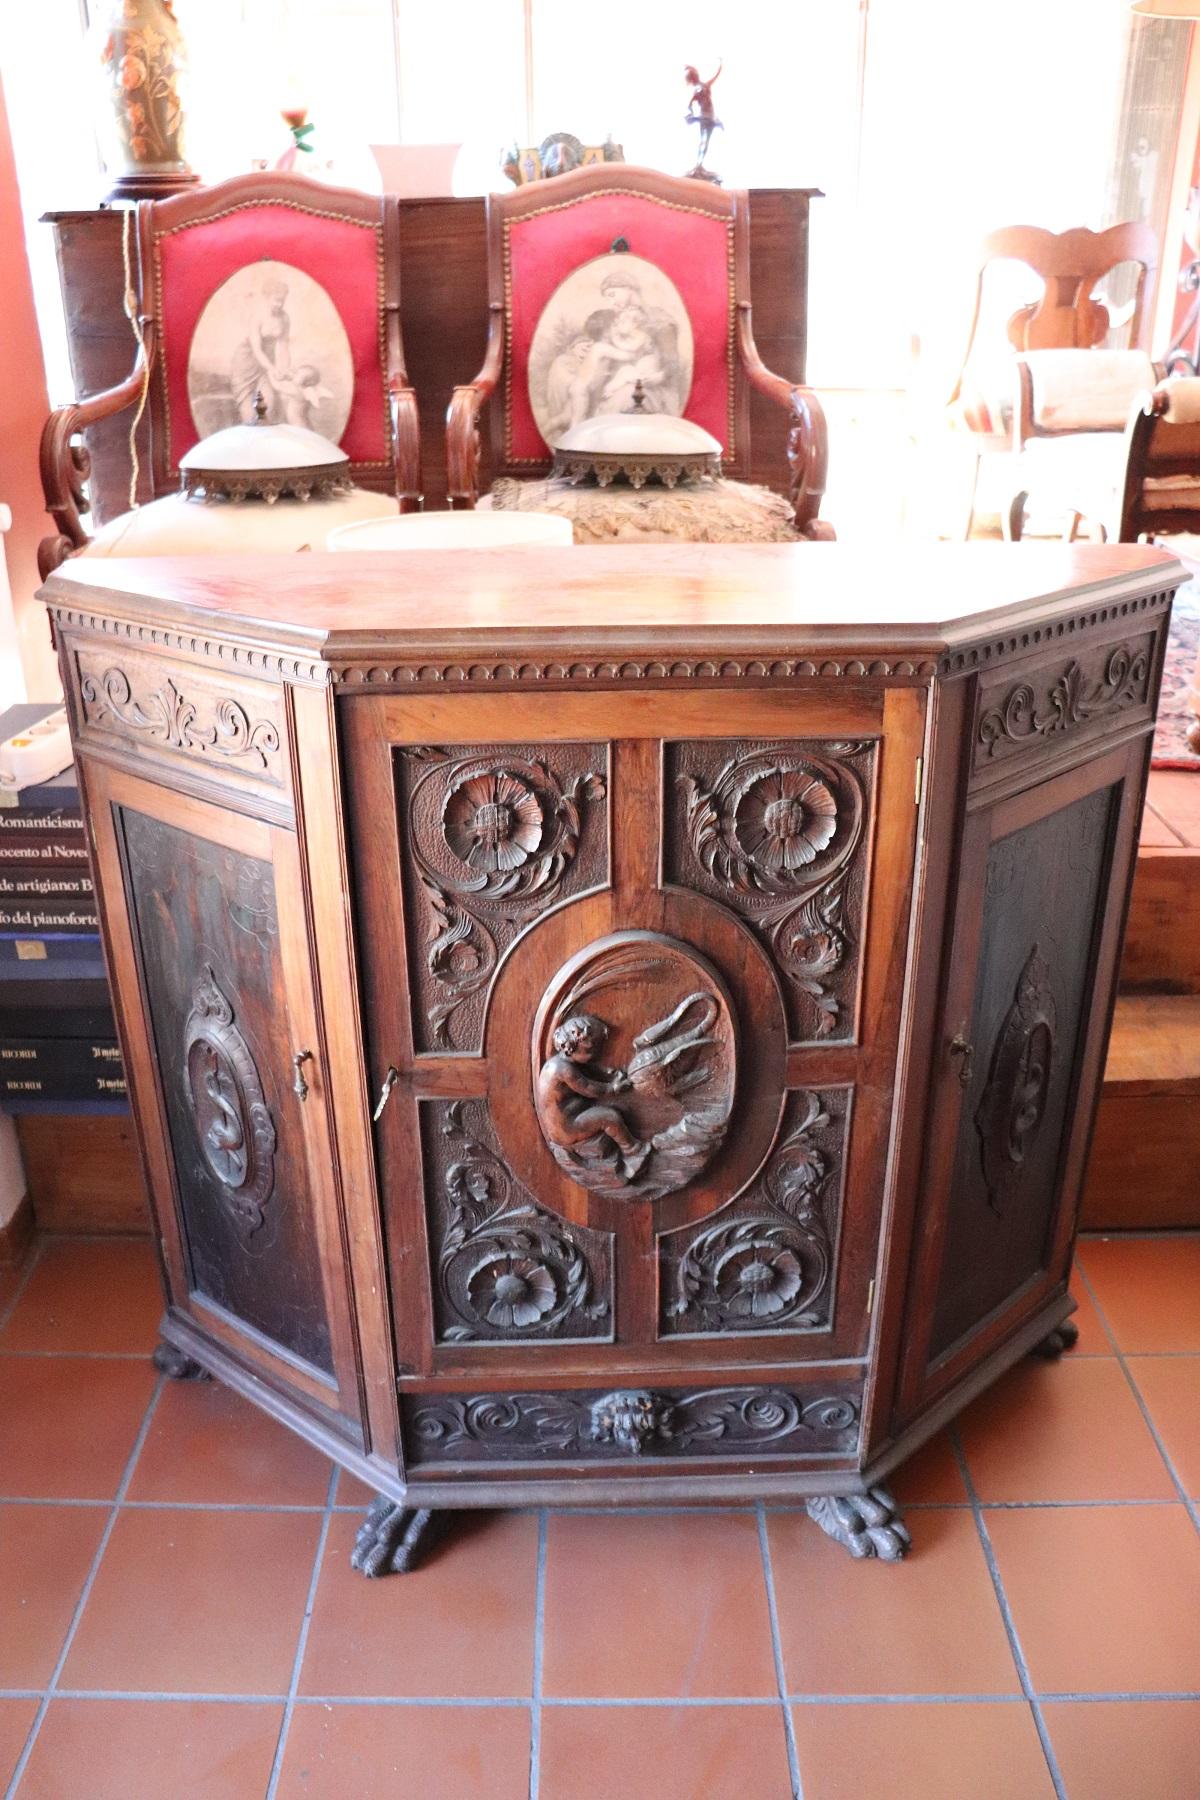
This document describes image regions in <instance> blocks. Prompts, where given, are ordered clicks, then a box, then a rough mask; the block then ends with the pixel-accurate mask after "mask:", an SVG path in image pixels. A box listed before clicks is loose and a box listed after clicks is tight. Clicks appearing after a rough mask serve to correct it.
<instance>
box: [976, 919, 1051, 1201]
mask: <svg viewBox="0 0 1200 1800" xmlns="http://www.w3.org/2000/svg"><path fill="white" fill-rule="evenodd" d="M1056 1031H1057V1019H1056V1016H1055V1007H1054V994H1053V991H1052V989H1051V986H1050V971H1049V969H1048V968H1047V966H1046V961H1045V958H1044V957H1043V956H1042V953H1041V950H1040V949H1039V947H1038V945H1037V944H1035V945H1034V946H1033V949H1032V950H1031V951H1030V953H1029V956H1028V958H1027V960H1026V963H1025V966H1024V968H1023V969H1022V970H1021V974H1020V977H1019V978H1018V981H1017V991H1016V996H1015V998H1014V1000H1013V1003H1012V1005H1011V1006H1010V1007H1009V1009H1008V1012H1007V1014H1006V1015H1005V1019H1004V1023H1003V1024H1002V1026H1001V1027H1000V1035H999V1037H998V1038H997V1040H996V1047H995V1050H994V1051H993V1053H992V1065H991V1070H990V1072H989V1074H988V1080H987V1086H986V1087H985V1088H984V1090H983V1094H982V1097H981V1099H980V1102H979V1106H978V1109H977V1111H976V1114H975V1127H976V1130H977V1131H978V1133H979V1148H980V1156H981V1160H982V1163H983V1179H984V1183H985V1186H986V1188H987V1196H988V1203H989V1205H990V1206H991V1208H992V1210H993V1212H995V1213H996V1214H998V1215H1000V1216H1003V1214H1004V1212H1005V1211H1006V1209H1007V1207H1008V1205H1009V1202H1010V1201H1011V1200H1012V1198H1013V1196H1014V1194H1015V1193H1016V1191H1017V1189H1018V1188H1019V1186H1020V1182H1021V1177H1022V1175H1023V1174H1024V1170H1025V1162H1026V1159H1027V1157H1028V1155H1029V1153H1030V1151H1031V1150H1032V1148H1033V1145H1034V1142H1035V1140H1036V1138H1037V1134H1038V1130H1039V1127H1040V1126H1041V1123H1042V1118H1043V1115H1044V1114H1045V1110H1046V1099H1047V1096H1048V1094H1049V1090H1050V1080H1051V1076H1052V1075H1053V1072H1054V1047H1055V1033H1056Z"/></svg>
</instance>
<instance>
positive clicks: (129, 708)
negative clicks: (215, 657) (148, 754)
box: [79, 664, 279, 769]
mask: <svg viewBox="0 0 1200 1800" xmlns="http://www.w3.org/2000/svg"><path fill="white" fill-rule="evenodd" d="M79 692H80V696H81V698H82V700H83V704H84V711H85V714H86V716H87V718H88V720H89V722H90V723H93V724H103V723H104V721H105V720H106V719H112V720H115V721H116V722H117V723H118V724H120V725H123V726H125V727H126V729H127V730H129V731H134V732H137V733H139V734H142V735H144V736H146V737H149V738H152V739H154V740H156V741H157V742H159V743H163V744H166V745H168V746H169V747H170V748H171V749H172V750H195V751H199V752H200V753H201V754H205V755H207V754H211V755H214V756H220V757H225V758H227V759H229V760H231V761H237V760H238V759H240V758H252V759H253V760H254V761H255V762H257V764H258V766H259V767H260V768H263V769H265V768H266V767H267V760H268V758H269V757H271V756H274V755H276V754H277V753H278V751H279V730H278V727H277V726H276V725H275V723H274V721H273V720H271V719H251V717H250V715H249V713H248V712H247V711H246V709H245V707H244V706H241V705H239V703H238V702H237V701H236V700H233V699H230V698H229V697H228V696H224V697H222V698H221V699H219V700H216V701H213V702H210V707H211V714H210V716H211V723H208V724H204V723H202V722H201V711H200V708H201V702H199V701H195V700H189V699H188V698H187V697H186V695H185V694H184V693H183V692H182V691H181V690H180V688H179V687H177V686H176V684H175V682H174V680H173V679H172V678H171V677H170V676H168V677H167V678H166V679H165V680H164V681H163V682H162V684H161V686H159V687H156V688H150V689H149V690H147V691H144V692H141V693H139V694H136V695H135V693H134V691H133V686H132V683H131V682H130V679H129V676H128V675H127V674H126V673H125V671H124V670H123V669H121V668H119V667H118V666H117V665H116V664H113V665H112V667H110V668H108V669H106V670H105V671H104V673H103V674H102V675H100V676H95V675H85V676H84V677H83V679H82V680H81V682H80V684H79Z"/></svg>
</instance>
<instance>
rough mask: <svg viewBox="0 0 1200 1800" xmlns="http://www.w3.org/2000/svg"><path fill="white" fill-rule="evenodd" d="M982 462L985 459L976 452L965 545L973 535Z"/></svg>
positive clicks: (969, 496)
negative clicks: (972, 528) (972, 529)
mask: <svg viewBox="0 0 1200 1800" xmlns="http://www.w3.org/2000/svg"><path fill="white" fill-rule="evenodd" d="M982 461H983V457H982V456H981V455H980V453H979V452H978V451H976V452H975V466H974V468H973V469H972V471H971V488H970V492H969V493H968V495H967V512H966V518H965V520H964V522H963V543H964V544H965V543H966V542H967V540H968V539H969V537H970V535H971V527H972V526H973V525H974V523H975V501H976V498H977V497H978V494H979V465H980V463H981V462H982Z"/></svg>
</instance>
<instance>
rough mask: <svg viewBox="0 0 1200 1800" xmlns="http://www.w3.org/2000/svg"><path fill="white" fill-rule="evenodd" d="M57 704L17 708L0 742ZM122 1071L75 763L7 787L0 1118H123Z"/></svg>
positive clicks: (1, 842) (0, 926)
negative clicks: (70, 1115) (18, 1115)
mask: <svg viewBox="0 0 1200 1800" xmlns="http://www.w3.org/2000/svg"><path fill="white" fill-rule="evenodd" d="M53 710H54V709H53V708H51V707H49V706H13V707H10V708H9V709H8V711H7V712H5V713H3V714H0V741H7V740H8V739H10V738H12V737H13V736H15V735H16V734H18V733H20V732H22V731H25V730H28V729H29V728H30V727H31V726H32V725H34V724H36V722H37V721H38V720H39V719H42V718H44V717H45V716H46V715H47V714H48V713H50V712H51V711H53ZM125 1106H126V1088H125V1076H124V1070H123V1069H122V1067H121V1052H120V1049H119V1047H118V1045H117V1041H116V1026H115V1024H114V1021H113V1012H112V1001H111V998H110V995H109V990H108V981H107V979H106V977H105V972H104V959H103V956H102V954H101V950H100V937H99V922H98V920H97V916H96V896H95V894H94V892H93V890H92V878H91V873H90V870H89V868H88V856H87V842H86V838H85V834H84V824H83V817H82V813H81V810H80V800H79V788H78V784H77V782H76V779H75V771H74V768H68V769H66V770H64V771H63V772H62V773H61V774H59V775H55V776H52V777H50V778H49V779H47V780H44V781H39V782H35V783H34V784H32V785H30V786H26V787H22V788H18V789H11V788H0V1111H3V1112H8V1113H32V1112H115V1111H123V1110H124V1109H125Z"/></svg>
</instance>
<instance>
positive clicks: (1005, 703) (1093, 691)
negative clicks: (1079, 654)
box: [978, 644, 1150, 758]
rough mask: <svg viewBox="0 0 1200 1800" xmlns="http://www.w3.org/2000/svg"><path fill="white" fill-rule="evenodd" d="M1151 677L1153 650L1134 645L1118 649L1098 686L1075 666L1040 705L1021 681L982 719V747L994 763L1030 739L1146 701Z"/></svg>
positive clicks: (1075, 663) (1053, 684) (1063, 674)
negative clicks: (1013, 747)
mask: <svg viewBox="0 0 1200 1800" xmlns="http://www.w3.org/2000/svg"><path fill="white" fill-rule="evenodd" d="M1149 677H1150V652H1149V650H1148V649H1147V648H1145V647H1139V646H1137V645H1135V644H1119V645H1117V647H1116V648H1115V649H1114V650H1113V651H1112V652H1111V653H1110V655H1109V657H1108V660H1107V662H1106V663H1105V666H1104V670H1103V672H1102V674H1101V675H1100V677H1099V679H1098V680H1096V681H1090V680H1089V679H1088V676H1087V672H1086V670H1085V669H1084V668H1083V666H1082V664H1081V663H1079V662H1078V661H1072V662H1071V663H1069V664H1068V666H1067V667H1066V668H1065V669H1064V670H1063V671H1062V672H1061V674H1059V675H1057V676H1056V677H1055V679H1054V680H1053V681H1052V682H1051V684H1050V686H1049V687H1048V688H1047V689H1046V690H1045V691H1044V692H1043V694H1042V696H1041V699H1040V700H1039V697H1038V694H1037V692H1036V691H1035V689H1034V687H1033V686H1032V684H1031V683H1029V682H1027V681H1022V682H1018V683H1017V685H1016V686H1015V687H1012V688H1010V689H1009V691H1008V693H1007V694H1006V695H1005V696H1004V699H1003V700H1002V701H1001V702H1000V703H999V705H997V706H994V707H991V708H990V709H989V710H988V711H987V712H985V713H984V715H983V717H982V718H981V719H980V721H979V729H978V742H979V747H980V749H981V750H982V751H983V753H984V754H985V755H986V756H987V757H989V758H990V757H994V756H996V755H997V754H998V753H999V752H1001V751H1002V750H1004V749H1005V748H1011V747H1012V746H1014V745H1018V744H1021V743H1024V742H1026V741H1028V740H1029V739H1030V738H1034V737H1042V738H1049V737H1055V736H1059V735H1061V734H1062V733H1064V732H1068V731H1072V730H1074V729H1076V728H1077V727H1078V726H1080V725H1083V724H1085V723H1086V722H1087V721H1088V720H1089V719H1094V718H1100V717H1102V716H1103V715H1104V714H1106V713H1113V712H1120V711H1122V710H1123V709H1124V708H1125V707H1127V706H1133V705H1136V704H1137V703H1138V702H1139V701H1143V700H1145V698H1146V695H1147V691H1148V686H1149Z"/></svg>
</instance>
